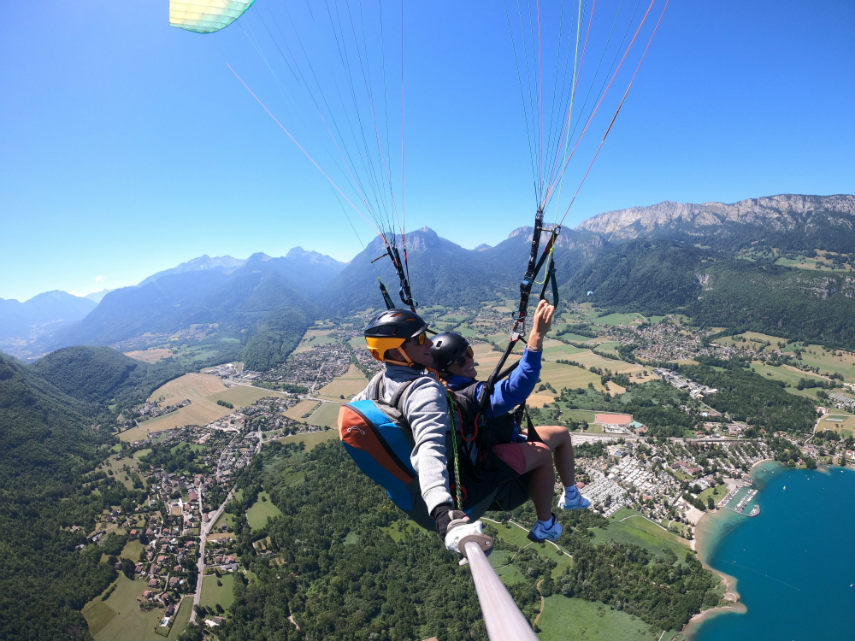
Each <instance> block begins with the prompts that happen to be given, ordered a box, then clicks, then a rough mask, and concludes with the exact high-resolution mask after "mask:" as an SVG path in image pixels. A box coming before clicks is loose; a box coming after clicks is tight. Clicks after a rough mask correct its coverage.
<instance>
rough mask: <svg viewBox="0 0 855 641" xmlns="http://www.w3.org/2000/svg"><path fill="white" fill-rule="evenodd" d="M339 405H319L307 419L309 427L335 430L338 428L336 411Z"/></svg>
mask: <svg viewBox="0 0 855 641" xmlns="http://www.w3.org/2000/svg"><path fill="white" fill-rule="evenodd" d="M340 407H341V403H340V402H339V403H321V405H320V407H318V409H316V410H315V411H314V412H312V415H311V416H310V417H309V418H308V419H307V422H308V423H309V425H316V426H318V427H329V428H333V429H335V428H336V427H337V426H338V411H339V408H340Z"/></svg>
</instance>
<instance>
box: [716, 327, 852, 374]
mask: <svg viewBox="0 0 855 641" xmlns="http://www.w3.org/2000/svg"><path fill="white" fill-rule="evenodd" d="M742 338H745V339H746V340H748V341H751V342H752V343H753V344H754V346H755V347H757V348H760V347H761V346H762V343H769V346H768V347H765V348H764V350H767V351H768V350H772V349H781V350H782V351H783V352H785V353H789V354H791V355H794V356H795V352H796V350H797V349H798V350H800V353H801V357H800V358H799V359H798V360H799V363H800V364H801V365H803V366H804V367H805V368H808V367H815V368H817V369H818V370H819V373H820V375H828V374H834V373H837V374H840V375H841V376H843V377H844V378H845V379H846V380H847V381H848V382H852V381H855V352H847V351H843V350H827V349H825V348H824V347H821V346H819V345H809V344H808V345H803V344H801V343H790V342H789V341H788V340H787V339H785V338H781V337H779V336H771V335H769V334H760V333H758V332H745V333H744V334H738V335H736V336H724V337H722V338H719V339H716V342H717V343H721V344H723V345H733V344H739V343H740V342H742V341H741V339H742ZM782 343H785V344H786V345H785V346H784V347H783V348H780V347H778V345H779V344H782ZM804 376H808V374H807V373H805V374H804Z"/></svg>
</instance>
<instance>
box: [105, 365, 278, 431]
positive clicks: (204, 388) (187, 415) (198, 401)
mask: <svg viewBox="0 0 855 641" xmlns="http://www.w3.org/2000/svg"><path fill="white" fill-rule="evenodd" d="M279 395H281V394H280V393H278V392H274V391H271V390H265V389H261V388H260V387H252V386H250V385H235V386H233V387H226V386H225V385H224V384H223V381H222V379H220V377H219V376H214V375H211V374H185V375H184V376H181V377H179V378H176V379H175V380H172V381H169V382H168V383H166V384H165V385H162V386H161V387H159V388H158V389H156V390H155V391H154V392H152V394H151V396H149V401H151V402H154V401H158V402H159V403H160V404H161V405H176V404H178V403H180V402H181V401H183V400H185V399H189V400H190V404H189V405H186V406H185V407H182V408H179V409H178V410H176V411H175V412H171V413H169V414H164V415H163V416H158V417H157V418H154V419H151V420H149V421H145V422H144V423H140V424H139V425H137V426H136V427H133V428H131V429H129V430H126V431H124V432H122V433H121V434H119V438H120V439H121V440H122V441H126V442H133V441H139V440H142V439H144V438H146V436H147V435H148V434H154V433H157V432H163V431H165V430H171V429H174V428H176V427H183V426H185V425H207V424H208V423H211V422H212V421H216V420H217V419H219V418H222V417H223V416H226V415H227V414H230V413H231V412H232V410H230V409H229V408H227V407H224V406H222V405H218V404H217V401H218V400H222V401H226V402H228V403H231V404H232V405H234V406H235V407H244V406H246V405H250V404H252V403H254V402H255V401H257V400H259V399H261V398H264V397H266V396H279Z"/></svg>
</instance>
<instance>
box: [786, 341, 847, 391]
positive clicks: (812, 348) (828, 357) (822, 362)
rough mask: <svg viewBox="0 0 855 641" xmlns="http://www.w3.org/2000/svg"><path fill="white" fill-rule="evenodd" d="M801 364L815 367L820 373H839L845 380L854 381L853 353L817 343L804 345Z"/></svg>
mask: <svg viewBox="0 0 855 641" xmlns="http://www.w3.org/2000/svg"><path fill="white" fill-rule="evenodd" d="M799 360H800V362H801V363H802V364H804V365H805V366H807V367H816V368H817V369H819V373H820V374H840V375H841V376H843V378H844V379H846V381H847V382H849V383H852V382H855V353H853V352H846V351H843V350H827V349H825V348H824V347H820V346H819V345H805V346H804V347H802V350H801V358H800V359H799Z"/></svg>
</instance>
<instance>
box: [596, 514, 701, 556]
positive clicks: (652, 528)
mask: <svg viewBox="0 0 855 641" xmlns="http://www.w3.org/2000/svg"><path fill="white" fill-rule="evenodd" d="M592 531H593V532H594V541H595V542H597V543H601V542H605V541H615V542H617V543H632V544H635V545H639V546H641V547H642V548H644V549H646V550H647V551H649V552H650V553H652V554H655V555H657V556H662V555H663V554H664V553H665V550H671V551H672V552H673V553H674V554H676V555H677V558H678V559H683V558H684V557H685V555H686V552H687V551H688V550H689V547H688V543H687V542H685V541H684V540H683V539H680V538H679V537H677V536H675V535H674V534H672V533H671V532H668V531H667V530H665V529H663V528H662V527H660V526H659V525H657V524H656V523H653V522H651V521H648V520H647V519H646V518H644V517H643V516H642V515H641V514H639V513H638V512H636V511H635V510H631V509H629V508H621V509H620V510H618V512H617V513H616V514H615V515H614V516H613V517H612V518H611V519H609V525H608V527H607V528H606V529H604V530H603V529H600V528H592Z"/></svg>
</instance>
